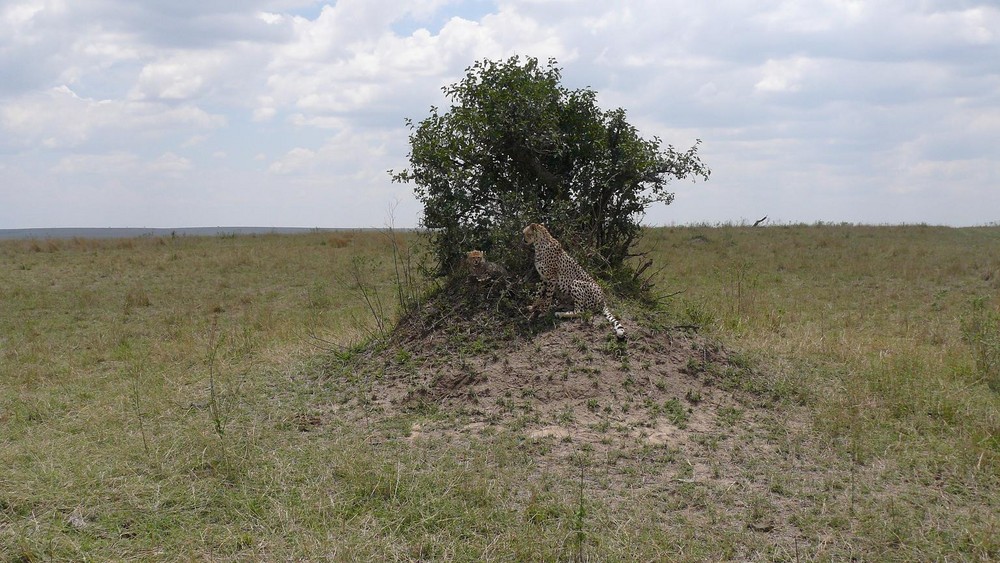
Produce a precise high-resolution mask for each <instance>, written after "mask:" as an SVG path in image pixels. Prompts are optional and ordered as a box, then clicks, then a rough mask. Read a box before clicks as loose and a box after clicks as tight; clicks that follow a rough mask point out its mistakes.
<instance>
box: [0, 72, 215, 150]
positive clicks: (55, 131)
mask: <svg viewBox="0 0 1000 563" xmlns="http://www.w3.org/2000/svg"><path fill="white" fill-rule="evenodd" d="M223 124H225V119H224V118H223V117H221V116H217V115H211V114H209V113H207V112H205V111H203V110H201V109H199V108H197V107H194V106H176V107H173V106H165V105H161V104H154V103H145V102H136V101H130V100H94V99H91V98H82V97H80V96H78V95H77V94H76V93H75V92H73V90H71V89H70V88H69V87H67V86H65V85H64V86H57V87H55V88H51V89H49V90H45V91H42V92H37V93H33V94H29V95H25V96H22V97H20V98H18V99H14V100H9V101H7V102H5V103H4V105H3V106H2V107H0V129H2V130H3V131H4V132H5V133H7V135H8V136H9V140H8V142H9V143H11V144H12V145H13V146H22V147H37V146H41V147H45V148H50V149H54V148H72V147H78V146H81V145H83V144H84V143H86V142H88V141H91V140H93V139H94V137H96V136H101V137H102V141H101V142H102V143H107V144H111V145H118V146H128V145H130V144H132V143H133V142H134V141H135V139H134V138H133V137H130V135H150V134H156V133H157V132H159V133H164V132H166V131H168V130H171V129H175V128H177V127H190V128H194V129H202V130H204V129H213V128H216V127H219V126H222V125H223Z"/></svg>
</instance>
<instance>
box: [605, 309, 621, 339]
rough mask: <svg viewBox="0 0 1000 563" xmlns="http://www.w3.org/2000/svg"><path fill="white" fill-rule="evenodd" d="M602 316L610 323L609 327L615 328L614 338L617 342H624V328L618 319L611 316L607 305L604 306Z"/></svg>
mask: <svg viewBox="0 0 1000 563" xmlns="http://www.w3.org/2000/svg"><path fill="white" fill-rule="evenodd" d="M604 316H605V317H607V318H608V322H609V323H611V326H613V327H615V336H617V337H618V340H624V339H625V327H623V326H622V323H620V322H618V319H616V318H615V316H614V315H612V314H611V309H609V308H608V306H607V305H605V306H604Z"/></svg>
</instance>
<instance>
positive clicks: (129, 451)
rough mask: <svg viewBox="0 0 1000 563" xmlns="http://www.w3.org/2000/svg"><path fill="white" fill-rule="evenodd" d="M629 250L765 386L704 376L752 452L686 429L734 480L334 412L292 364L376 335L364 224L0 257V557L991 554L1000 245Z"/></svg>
mask: <svg viewBox="0 0 1000 563" xmlns="http://www.w3.org/2000/svg"><path fill="white" fill-rule="evenodd" d="M411 242H412V238H411V237H410V236H405V237H404V243H411ZM643 245H644V246H645V247H646V248H648V249H650V250H651V251H652V253H653V257H654V258H655V259H656V261H657V264H658V265H662V266H664V269H663V270H662V271H661V272H660V274H659V275H658V279H657V280H656V281H657V288H658V290H659V291H661V292H662V293H664V294H671V293H674V292H680V293H678V294H676V295H674V296H672V297H669V298H665V299H664V301H663V306H664V308H665V309H666V310H667V311H668V313H669V314H670V315H671V316H672V317H673V318H675V319H676V320H677V324H696V325H700V326H701V327H702V331H703V332H707V333H709V334H710V335H711V336H712V337H714V338H717V339H719V340H721V341H722V342H723V343H725V345H726V346H728V347H729V348H731V349H734V350H736V351H737V352H738V353H739V356H738V357H739V358H740V365H741V366H743V365H746V366H749V367H752V368H753V370H752V371H754V372H755V373H759V374H763V375H761V376H760V378H759V380H752V381H743V380H739V379H734V378H739V377H744V376H745V374H744V371H743V370H740V372H739V373H735V372H734V374H732V375H731V376H727V375H726V374H721V375H720V377H722V379H721V381H722V382H723V383H724V384H726V385H730V384H732V385H743V386H751V387H752V390H753V391H754V392H762V393H761V396H762V397H765V398H766V397H770V399H768V405H769V406H768V407H767V409H768V410H767V411H765V412H771V413H773V416H772V418H773V419H772V420H767V421H763V422H762V423H761V424H763V426H764V427H766V428H770V429H772V435H771V436H768V437H767V441H766V442H767V443H766V444H764V443H760V442H759V437H751V436H749V435H743V434H741V429H742V427H743V425H744V423H745V422H746V420H747V417H748V416H749V411H743V410H740V409H730V410H727V411H724V412H722V413H721V416H720V417H719V418H720V420H719V423H720V425H719V434H713V435H706V436H705V439H704V448H705V449H706V451H709V452H714V451H716V449H719V451H720V452H721V451H722V449H725V448H721V446H720V444H722V445H725V446H726V447H727V448H728V449H725V451H726V452H727V453H726V454H725V455H726V456H728V457H727V458H726V459H725V460H722V459H720V460H719V462H720V465H719V466H716V467H714V468H708V469H707V470H708V471H716V472H724V471H725V468H724V467H722V466H721V463H722V462H723V461H725V462H726V463H732V464H733V466H734V467H737V468H739V472H740V473H739V474H738V475H736V476H735V477H734V485H733V486H732V487H729V488H725V489H711V488H707V487H704V486H702V485H701V484H699V482H697V480H696V479H693V478H692V476H693V475H694V467H693V466H691V465H690V464H689V463H688V462H686V461H685V459H686V457H685V455H686V453H685V452H682V451H677V450H675V449H670V448H659V449H657V448H650V449H648V450H646V451H644V452H643V453H642V455H641V456H638V457H637V458H635V459H629V458H622V459H614V458H613V457H612V456H610V455H609V457H608V459H607V460H603V459H597V458H595V457H594V456H592V455H589V453H588V452H587V451H582V450H581V451H578V452H576V454H574V457H573V463H574V464H575V465H574V470H573V473H572V475H570V476H567V475H565V474H563V473H561V472H560V471H559V470H557V469H554V468H550V467H548V466H547V465H545V464H544V463H543V461H542V460H543V459H545V451H547V450H548V449H549V448H551V447H552V444H551V443H548V442H545V441H531V440H525V439H524V437H523V436H521V435H520V434H519V433H518V431H517V429H511V430H510V431H506V432H503V431H501V432H495V433H490V434H484V435H481V436H478V437H471V436H468V435H462V434H458V435H451V436H437V437H421V438H413V436H412V435H411V434H412V433H411V430H410V429H411V428H412V427H413V424H415V423H420V422H423V421H425V420H426V417H427V416H437V417H440V416H457V417H460V416H461V415H460V414H459V415H449V414H447V413H432V414H426V415H425V414H421V413H409V414H405V415H399V416H398V417H390V418H388V419H386V418H382V417H379V416H374V413H366V412H361V411H356V410H355V411H352V410H350V409H348V408H347V407H345V406H344V405H345V404H347V403H345V402H344V401H345V399H346V398H347V396H348V395H349V396H352V397H357V396H363V395H364V393H365V384H366V383H365V382H364V381H353V380H350V378H348V379H345V380H340V381H332V380H324V379H322V378H317V377H315V375H314V374H316V373H318V372H319V371H322V370H321V368H320V365H321V364H323V363H324V362H328V361H330V360H329V358H330V357H331V356H330V351H329V349H330V348H331V347H333V345H334V344H336V345H338V346H343V348H338V350H339V354H341V355H350V353H351V349H350V345H352V344H355V343H358V342H360V341H362V340H363V339H364V338H366V337H367V336H368V335H370V334H372V333H373V332H377V330H378V329H377V326H376V323H375V322H374V320H373V315H372V314H371V311H370V309H369V307H368V306H367V305H366V303H365V301H364V300H363V298H362V296H361V293H360V292H359V291H358V290H357V289H356V287H355V286H356V284H357V281H358V280H357V278H356V277H354V276H352V274H351V272H352V271H356V270H352V264H356V263H358V262H357V261H358V259H360V260H362V261H364V263H365V264H366V267H367V268H368V270H366V273H365V275H366V276H367V277H366V278H365V281H366V283H370V284H371V286H372V287H375V288H376V289H378V290H380V292H381V295H383V296H384V299H385V303H386V306H387V307H388V308H390V309H391V307H389V305H388V304H390V303H393V302H394V301H393V285H392V283H391V282H392V280H393V277H394V271H393V269H392V267H391V266H392V259H391V251H392V248H391V245H390V244H389V242H388V241H387V240H386V238H385V237H384V236H383V235H381V234H379V233H370V232H368V233H342V234H323V233H314V234H307V235H295V236H278V235H273V236H272V235H269V236H245V237H244V236H237V237H215V238H194V237H179V238H146V239H134V240H110V241H89V240H69V241H10V242H3V243H0V307H2V309H0V428H2V432H0V467H2V468H3V470H2V471H0V560H10V561H36V560H48V559H57V560H84V559H90V560H108V559H112V560H122V559H131V560H187V559H195V558H202V559H213V560H216V559H219V560H227V559H228V560H247V559H282V560H284V559H333V560H342V559H346V560H352V559H353V560H380V559H395V560H417V559H425V560H426V559H438V560H466V561H471V560H511V559H514V560H528V561H534V560H559V559H602V560H662V559H681V560H691V561H697V560H704V559H711V560H719V559H738V560H745V559H784V560H792V559H845V558H849V557H852V556H855V557H860V558H863V559H890V560H928V559H944V558H960V559H980V560H986V559H991V558H994V559H995V558H1000V541H998V540H997V538H998V537H1000V516H998V512H997V510H996V507H997V506H1000V393H998V392H997V391H996V388H995V382H996V377H997V375H996V363H995V362H996V358H997V357H1000V353H998V351H997V342H998V341H1000V336H998V334H997V330H998V323H997V315H998V312H997V311H998V309H997V307H998V304H1000V301H998V295H1000V229H998V228H977V229H944V228H932V227H918V226H913V227H852V226H789V227H771V228H757V229H754V228H742V227H728V226H723V227H711V228H710V227H686V228H672V229H670V228H664V229H654V230H651V231H650V232H649V233H648V235H647V238H646V239H645V240H644V242H643ZM395 360H396V361H397V362H404V361H407V358H395ZM748 373H749V372H748ZM703 400H704V399H703V398H702V397H698V400H697V401H695V400H692V398H690V397H686V398H685V400H680V399H678V400H677V401H674V402H671V403H670V404H667V405H665V406H664V412H665V413H666V414H665V416H675V417H683V416H685V410H684V409H685V408H687V407H688V406H690V405H697V404H699V403H701V402H703ZM600 407H601V405H594V410H595V411H596V410H600ZM787 420H794V421H798V422H797V424H798V425H799V426H796V427H794V428H790V427H789V426H788V424H787V423H786V421H787ZM603 430H604V434H605V435H606V436H607V439H608V440H609V441H612V443H613V441H614V440H623V439H625V438H624V437H622V435H620V434H619V433H617V432H616V431H615V430H614V429H613V428H611V427H605V428H603ZM764 447H766V448H771V449H773V450H774V451H775V454H774V456H775V457H772V458H768V459H772V460H773V459H778V460H780V465H779V466H768V464H767V463H765V462H764V459H763V458H761V457H760V455H759V452H760V451H761V450H760V448H764ZM720 455H721V454H720ZM612 468H613V469H614V470H616V471H620V473H616V474H612V473H610V471H611V469H612ZM664 474H669V475H676V476H677V479H673V480H667V481H664V482H663V483H662V484H659V485H655V486H653V487H652V488H650V487H649V486H647V484H648V483H655V482H656V479H658V478H659V476H662V475H664ZM620 479H625V480H627V482H628V483H630V484H632V485H634V487H632V486H630V487H627V488H625V489H622V488H616V487H614V486H612V484H613V483H612V482H613V481H616V480H620ZM776 513H782V514H791V517H790V518H789V519H788V521H787V522H772V521H771V520H772V518H773V516H772V515H773V514H776ZM772 525H777V526H778V528H783V529H791V530H793V534H792V535H791V536H790V535H787V534H785V535H780V536H775V535H772V534H771V532H769V530H770V526H772ZM789 527H790V528H789Z"/></svg>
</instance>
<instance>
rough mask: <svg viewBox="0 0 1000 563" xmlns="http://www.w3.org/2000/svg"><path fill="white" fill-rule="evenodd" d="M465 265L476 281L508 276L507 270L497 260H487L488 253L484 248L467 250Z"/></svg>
mask: <svg viewBox="0 0 1000 563" xmlns="http://www.w3.org/2000/svg"><path fill="white" fill-rule="evenodd" d="M465 265H466V266H467V267H468V269H469V276H471V277H473V278H475V279H476V281H480V282H484V281H487V280H491V279H498V278H505V277H507V270H506V269H505V268H504V267H503V266H501V265H500V264H497V263H496V262H487V261H486V254H485V253H484V252H483V251H482V250H470V251H469V252H467V253H466V255H465Z"/></svg>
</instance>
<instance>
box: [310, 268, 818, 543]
mask: <svg viewBox="0 0 1000 563" xmlns="http://www.w3.org/2000/svg"><path fill="white" fill-rule="evenodd" d="M519 285H523V284H510V283H507V282H504V281H500V282H496V283H486V284H477V283H474V282H466V281H454V282H452V283H450V284H449V285H447V286H446V287H444V288H443V289H442V290H441V291H440V292H439V294H438V295H436V296H435V297H434V298H433V299H431V300H430V301H428V302H427V303H425V304H424V305H423V306H422V307H421V308H420V309H419V310H418V311H416V312H414V313H413V314H411V315H409V316H408V317H406V318H404V319H402V321H401V322H400V323H399V324H398V326H397V328H396V330H395V331H394V333H393V336H392V338H391V339H390V340H389V341H388V342H387V343H386V342H383V343H382V344H379V345H372V346H369V347H368V348H366V349H364V350H361V351H358V352H355V353H353V354H351V355H350V357H349V359H347V360H345V361H343V362H341V364H340V366H339V367H334V368H332V369H333V370H335V371H338V372H339V376H340V377H341V379H343V380H345V381H347V379H348V378H350V381H351V382H353V383H351V384H352V385H354V386H355V387H362V388H363V389H364V391H363V392H362V393H360V394H358V395H356V396H355V398H347V397H343V398H342V404H341V406H339V407H336V410H337V411H338V412H339V413H340V415H344V414H345V413H359V412H363V413H364V414H363V416H364V417H366V420H367V422H368V423H369V424H371V423H372V422H373V421H375V422H377V421H378V420H379V419H381V420H385V421H389V422H388V423H389V424H391V425H392V426H393V427H398V422H399V421H401V420H402V421H408V422H406V424H407V425H408V426H409V428H406V429H404V430H403V433H404V434H405V435H406V438H405V439H407V440H409V441H410V442H411V443H414V444H418V443H419V442H420V441H421V440H437V439H439V438H444V439H446V440H449V441H450V440H458V441H460V440H469V439H477V438H483V439H494V438H495V437H504V436H505V437H507V438H506V439H512V443H513V444H516V447H517V448H518V449H520V450H521V451H523V452H525V453H527V454H528V455H531V456H533V457H534V458H535V460H536V464H537V468H538V475H539V478H544V477H543V476H544V475H558V476H561V478H562V479H564V480H566V481H572V480H574V479H576V478H577V477H575V476H576V475H580V477H579V479H580V480H581V482H582V481H583V480H584V479H585V480H586V481H587V484H586V487H587V490H588V491H591V492H592V494H599V495H601V496H603V497H604V498H605V500H606V501H607V502H608V503H610V504H618V503H625V504H627V503H629V502H634V500H635V499H636V495H639V496H643V495H646V496H648V495H653V496H654V497H655V498H659V499H661V500H662V502H663V503H664V506H669V507H670V510H671V511H672V512H671V513H672V514H674V515H675V516H678V517H683V518H688V519H690V520H691V521H695V522H702V523H704V524H705V525H709V524H712V525H715V523H716V522H718V521H720V519H722V521H731V522H732V524H731V525H732V526H734V527H735V529H749V530H752V531H757V532H767V533H768V535H769V536H770V537H771V538H777V537H779V535H786V534H793V533H794V530H793V528H792V527H791V526H789V525H788V524H787V522H788V521H789V518H790V515H791V514H793V513H794V511H796V510H801V508H802V507H801V506H798V505H797V504H796V503H795V502H792V501H790V500H789V499H786V498H784V497H782V496H780V495H776V494H775V493H774V492H773V491H772V490H771V488H773V487H774V486H775V485H774V484H773V483H774V481H775V479H778V478H779V477H780V475H783V474H784V473H785V472H786V471H790V470H797V469H796V468H797V467H798V465H797V464H798V463H799V462H798V461H797V459H798V458H797V457H796V456H794V455H789V452H790V451H792V450H794V449H796V448H799V447H802V444H803V443H804V440H806V438H805V437H804V435H803V433H802V432H801V427H802V423H800V422H796V420H794V418H793V417H792V416H790V413H789V412H788V411H786V410H783V409H782V408H780V407H777V408H776V406H775V399H774V398H773V395H772V391H771V390H770V389H771V384H770V383H769V382H768V380H767V378H766V377H765V376H764V375H763V374H760V373H758V372H757V371H756V370H755V369H753V367H752V366H751V365H750V364H749V362H747V361H745V360H744V359H742V358H741V357H740V356H739V355H736V354H732V353H729V352H728V351H726V350H725V349H724V348H722V347H720V346H719V345H717V344H715V343H713V342H712V341H711V340H710V339H707V338H705V337H703V336H700V335H699V334H697V333H695V332H693V331H691V330H690V329H685V328H681V327H678V326H675V325H674V324H673V323H672V322H671V320H670V318H669V316H668V315H667V314H665V313H662V312H655V311H649V310H643V311H642V312H639V313H636V312H635V310H636V309H638V307H634V308H633V309H632V310H631V312H630V311H620V310H618V311H616V313H621V318H622V322H623V323H624V325H625V327H626V330H627V331H628V340H627V341H625V342H619V341H618V340H617V339H616V338H615V336H614V334H613V331H612V330H611V328H610V325H609V324H608V322H607V320H606V319H604V317H603V316H601V315H594V316H593V317H591V318H589V319H574V320H556V319H554V318H553V317H552V316H551V315H549V316H548V317H544V318H540V319H531V318H529V316H528V315H527V314H526V313H525V312H524V310H523V308H522V307H523V304H525V303H528V302H529V301H528V299H529V298H528V296H526V295H523V294H517V291H519V290H517V289H516V287H517V286H519ZM518 303H520V304H521V305H520V306H519V305H517V304H518ZM328 375H331V376H333V375H335V374H332V373H329V372H328ZM359 383H360V384H361V385H358V384H359ZM359 407H360V408H359ZM581 468H589V469H587V470H586V471H584V470H583V469H581ZM598 468H599V469H598ZM629 499H632V500H631V501H630V500H629ZM786 505H787V506H786Z"/></svg>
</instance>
